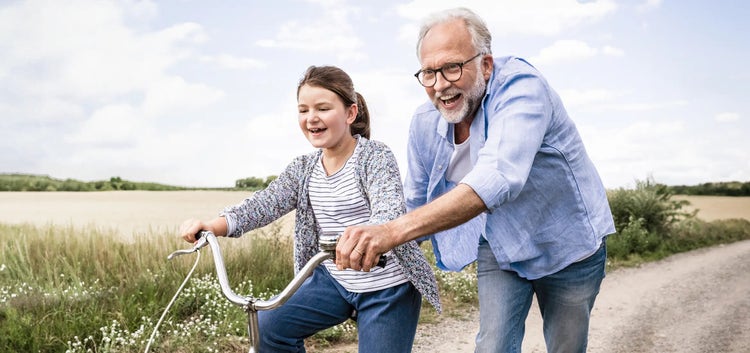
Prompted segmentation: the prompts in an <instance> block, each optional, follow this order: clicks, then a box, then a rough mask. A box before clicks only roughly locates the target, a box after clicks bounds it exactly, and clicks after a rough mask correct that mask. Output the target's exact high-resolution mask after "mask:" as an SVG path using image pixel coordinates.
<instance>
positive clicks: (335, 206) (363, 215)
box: [309, 145, 408, 293]
mask: <svg viewBox="0 0 750 353" xmlns="http://www.w3.org/2000/svg"><path fill="white" fill-rule="evenodd" d="M357 146H359V145H357ZM355 155H356V154H353V155H352V157H350V158H349V160H348V161H347V162H346V164H345V165H344V167H343V168H341V169H340V170H339V171H337V172H336V173H334V174H332V175H330V176H329V175H326V172H325V169H324V168H323V162H322V160H321V159H319V160H318V161H317V162H316V165H315V167H314V169H313V173H312V176H311V177H310V189H309V195H310V203H311V205H312V209H313V212H314V213H315V219H316V220H317V221H318V225H320V228H321V230H322V234H340V233H342V232H343V231H344V229H346V227H348V226H352V225H358V224H366V223H368V222H369V220H370V208H369V206H368V204H367V202H366V200H365V199H364V198H363V197H362V195H361V194H360V192H359V191H358V188H357V178H356V176H355V175H354V166H355V163H356V157H354V156H355ZM384 256H387V257H391V259H392V258H393V254H392V253H391V252H390V251H389V252H387V253H386V254H385V255H384ZM323 265H325V267H326V268H327V269H328V271H329V272H330V273H331V276H333V278H335V279H336V281H338V282H339V284H341V286H342V287H344V289H346V290H348V291H350V292H353V293H366V292H374V291H378V290H381V289H385V288H390V287H393V286H396V285H399V284H402V283H405V282H407V281H408V280H407V278H406V276H404V273H403V269H402V268H401V265H399V263H398V262H397V261H387V262H386V265H385V268H380V267H376V268H373V269H372V270H370V272H362V271H354V270H352V269H346V270H338V269H337V268H336V264H334V263H333V261H332V260H326V261H325V262H323Z"/></svg>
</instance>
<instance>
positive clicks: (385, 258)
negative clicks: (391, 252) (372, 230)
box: [375, 255, 388, 268]
mask: <svg viewBox="0 0 750 353" xmlns="http://www.w3.org/2000/svg"><path fill="white" fill-rule="evenodd" d="M386 263H388V256H385V255H381V256H380V258H379V259H378V264H377V265H375V266H379V267H382V268H385V264H386Z"/></svg>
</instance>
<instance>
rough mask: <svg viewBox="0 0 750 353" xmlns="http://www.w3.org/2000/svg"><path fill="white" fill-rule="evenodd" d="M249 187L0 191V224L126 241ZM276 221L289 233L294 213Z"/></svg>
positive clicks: (721, 210) (712, 207) (730, 213)
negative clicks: (84, 231)
mask: <svg viewBox="0 0 750 353" xmlns="http://www.w3.org/2000/svg"><path fill="white" fill-rule="evenodd" d="M248 195H249V192H247V191H104V192H0V222H2V223H9V224H20V223H31V224H35V225H45V224H55V225H72V226H74V227H90V226H93V227H97V228H101V229H110V230H114V231H116V233H117V234H120V235H121V236H122V237H123V238H124V239H127V238H128V237H130V236H134V235H139V234H149V233H154V232H158V233H174V234H176V231H177V228H178V227H179V225H180V224H181V223H182V222H183V221H184V220H185V219H188V218H197V219H204V220H207V219H210V218H213V217H215V216H216V215H218V213H219V212H220V211H221V210H222V209H223V208H224V207H225V206H229V205H234V204H236V203H239V202H241V201H242V200H243V199H244V198H245V197H247V196H248ZM675 199H678V200H688V201H689V202H690V203H691V206H690V207H689V208H688V209H689V210H693V209H698V217H699V218H701V219H703V220H706V221H712V220H716V219H727V218H745V219H750V197H721V196H676V197H675ZM277 222H278V223H280V224H281V227H282V228H281V229H282V231H284V232H285V233H289V234H291V232H292V228H293V222H294V216H293V214H291V213H290V214H288V215H286V216H284V217H282V218H281V219H280V220H279V221H277Z"/></svg>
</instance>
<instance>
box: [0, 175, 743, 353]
mask: <svg viewBox="0 0 750 353" xmlns="http://www.w3.org/2000/svg"><path fill="white" fill-rule="evenodd" d="M671 196H672V195H671V194H670V193H669V189H667V188H664V187H662V186H661V185H659V184H656V183H653V182H652V181H645V182H639V183H638V184H637V187H636V189H617V190H612V191H610V192H609V194H608V197H609V201H610V205H611V206H612V210H613V214H614V216H615V222H616V224H617V231H618V233H617V234H614V235H612V236H610V237H609V239H608V263H610V264H612V265H614V266H620V265H632V264H636V263H640V262H642V261H648V260H654V259H659V258H662V257H665V256H668V255H670V254H673V253H676V252H682V251H687V250H692V249H695V248H698V247H703V246H709V245H714V244H719V243H727V242H732V241H737V240H743V239H750V222H749V221H748V220H745V219H733V220H722V221H713V222H705V221H702V220H700V219H697V218H695V214H694V213H688V212H685V211H683V208H684V207H685V206H687V204H686V203H685V202H683V201H673V200H672V198H671ZM118 238H119V235H117V234H114V233H113V232H112V231H109V230H102V229H97V228H92V227H87V228H75V227H72V226H70V227H64V226H53V225H48V226H39V227H38V226H32V225H28V224H27V225H6V224H0V352H70V353H78V352H97V353H104V352H140V351H143V349H144V348H145V346H146V340H147V338H148V337H149V335H150V334H151V332H152V331H153V327H154V324H155V322H156V321H157V319H158V318H159V316H160V315H161V313H162V311H163V310H164V308H165V307H166V305H167V303H168V302H169V300H170V299H171V298H172V296H173V295H174V292H175V291H176V290H177V288H178V287H179V285H180V283H181V282H182V281H183V279H184V277H185V275H186V274H187V273H188V271H189V269H190V267H191V266H192V264H193V261H194V259H195V258H194V257H191V256H183V257H178V258H176V259H174V260H172V261H167V260H166V256H167V255H168V254H169V253H171V252H172V251H174V250H176V249H182V248H187V247H189V246H190V245H189V244H187V243H185V242H184V241H182V240H180V239H177V238H176V237H175V236H174V235H172V234H162V233H159V232H158V231H151V232H149V233H145V234H141V235H140V236H137V237H136V238H135V239H132V240H131V241H127V242H121V241H115V240H113V239H118ZM220 241H221V243H222V244H223V246H222V250H223V255H224V258H225V262H226V265H227V271H228V273H229V277H230V281H231V282H232V286H233V289H234V290H235V292H237V293H239V294H242V295H252V296H254V297H256V298H268V297H270V296H271V295H273V294H275V293H278V291H279V290H280V289H281V288H283V286H285V285H286V284H287V283H288V281H289V280H290V279H291V278H292V277H293V264H292V244H291V239H290V238H289V237H288V236H286V235H284V234H282V232H281V230H280V229H279V227H278V226H270V227H268V228H266V229H262V230H258V231H254V232H251V233H250V234H246V235H245V236H244V237H243V238H241V239H225V238H221V239H220ZM423 250H424V252H425V254H426V255H427V256H428V259H430V261H431V262H432V263H433V264H434V257H433V255H432V251H431V249H430V247H429V244H427V243H425V244H424V245H423ZM204 251H205V254H204V255H203V256H202V258H201V261H200V264H199V266H198V269H197V273H196V274H195V275H194V276H193V279H192V280H191V282H190V283H189V285H188V286H187V287H186V289H185V290H184V291H183V293H182V294H181V296H180V297H179V299H178V300H177V302H176V303H175V305H174V307H173V308H172V310H171V311H170V314H169V316H168V317H167V319H166V320H165V322H164V323H163V324H162V326H161V328H160V330H159V331H160V334H159V336H158V337H157V339H156V342H155V345H154V346H152V347H153V349H152V351H153V352H186V353H190V352H218V351H221V352H246V351H247V345H248V342H247V339H246V337H247V333H246V317H245V314H244V313H243V312H242V310H241V309H240V308H237V307H236V306H233V305H231V304H229V303H228V302H227V301H226V300H225V299H224V298H223V297H222V295H221V294H220V289H219V286H218V283H217V281H216V279H215V276H214V268H213V262H212V259H211V256H209V253H210V250H208V249H206V250H204ZM435 271H436V276H437V279H438V284H439V286H440V295H441V299H442V301H443V304H444V308H445V309H446V313H447V314H448V316H458V315H460V312H461V311H462V309H463V308H464V307H465V306H466V305H476V302H477V290H476V268H475V265H472V266H470V267H469V268H468V269H466V270H464V271H463V272H460V273H454V272H450V273H449V272H442V271H438V270H437V269H435ZM424 305H427V304H424ZM457 313H458V314H457ZM420 320H421V321H420V322H421V324H425V323H431V322H435V321H439V320H440V319H439V317H437V316H436V315H435V314H434V311H433V310H431V309H429V308H423V310H422V317H421V318H420ZM355 337H356V326H355V324H353V323H351V322H347V323H345V324H342V325H339V326H336V327H334V328H331V329H329V330H326V331H324V332H321V333H319V334H317V335H316V336H314V337H313V339H312V340H311V343H309V345H311V346H316V347H317V346H321V345H326V344H329V342H332V341H337V340H345V341H346V340H352V339H354V338H355ZM308 351H311V352H312V351H314V349H309V350H308Z"/></svg>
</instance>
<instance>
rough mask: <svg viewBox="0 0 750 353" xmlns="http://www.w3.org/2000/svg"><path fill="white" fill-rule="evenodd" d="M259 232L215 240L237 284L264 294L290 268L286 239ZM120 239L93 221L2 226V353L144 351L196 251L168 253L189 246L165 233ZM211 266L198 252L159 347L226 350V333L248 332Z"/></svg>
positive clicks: (270, 291) (228, 341) (237, 288)
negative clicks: (222, 292)
mask: <svg viewBox="0 0 750 353" xmlns="http://www.w3.org/2000/svg"><path fill="white" fill-rule="evenodd" d="M276 231H277V232H278V230H276ZM259 233H261V234H252V235H251V234H248V235H246V239H239V240H237V239H223V238H222V239H221V241H222V242H223V243H224V244H227V243H229V242H231V246H224V247H223V252H224V256H225V259H226V263H227V271H228V272H229V275H230V281H233V286H234V287H235V291H236V292H237V293H240V294H243V295H248V294H252V295H253V296H255V297H264V298H267V297H269V296H270V295H272V294H273V293H276V292H278V290H279V289H280V288H282V285H285V284H286V283H287V282H288V281H289V280H290V279H291V278H292V276H293V267H292V259H291V245H290V244H289V243H290V241H289V240H288V237H287V238H279V237H270V236H265V235H264V234H262V233H263V232H259ZM253 235H255V236H253ZM117 238H118V237H117V236H116V235H115V234H111V233H109V232H107V231H101V230H99V229H94V228H85V229H76V228H73V227H60V226H45V227H34V226H32V225H4V224H0V351H1V352H63V351H66V350H67V351H69V352H86V351H91V352H114V351H117V352H137V351H141V350H142V349H143V348H144V347H145V339H146V338H148V336H149V335H150V333H151V329H152V328H153V324H154V323H155V321H156V319H158V317H159V316H160V314H161V312H162V310H163V309H164V308H165V306H166V304H167V302H168V301H169V300H170V299H171V297H172V296H173V295H174V292H175V290H176V289H177V288H178V287H179V285H180V283H181V282H182V280H183V279H184V277H185V275H186V274H187V273H188V270H189V268H190V267H191V266H192V264H193V261H194V259H195V258H194V257H193V258H190V257H189V256H188V257H180V258H176V259H174V260H172V261H167V260H166V255H168V254H169V253H171V252H172V251H173V250H176V249H180V248H186V247H189V246H190V244H187V243H185V242H184V241H182V240H179V239H176V238H175V237H174V236H172V235H168V234H148V235H144V236H142V237H139V238H137V239H134V240H133V241H132V242H119V241H113V240H112V239H117ZM205 251H206V252H210V250H208V249H206V250H205ZM213 271H214V270H213V264H212V261H211V257H210V256H205V255H204V256H203V257H202V259H201V263H200V264H199V267H198V269H197V273H196V274H195V275H194V277H195V278H194V279H193V280H192V281H191V284H190V286H188V287H187V289H186V290H185V291H184V293H183V294H182V295H181V296H180V299H179V300H178V302H177V303H176V304H175V307H174V308H173V310H172V313H171V316H170V317H169V319H168V320H167V321H166V322H165V324H164V326H163V328H162V329H161V330H160V331H162V334H161V337H160V339H159V340H160V341H161V343H160V344H159V345H158V347H160V348H159V349H160V350H161V351H186V352H202V351H210V349H209V348H211V347H214V348H215V349H220V350H222V351H227V349H226V347H227V345H229V346H228V347H234V346H237V342H233V341H236V339H234V338H232V339H227V338H226V337H227V335H229V336H230V337H237V336H244V335H245V329H246V319H245V316H244V313H243V312H242V310H241V309H240V308H237V307H234V306H230V305H229V304H228V302H227V301H226V300H224V299H223V297H220V292H219V288H218V284H217V283H216V280H215V278H214V275H213ZM239 279H243V281H241V282H238V280H239ZM191 346H195V347H197V348H190V349H186V348H185V347H191ZM201 347H203V348H201ZM243 350H246V346H245V348H243V349H240V350H239V351H243Z"/></svg>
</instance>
